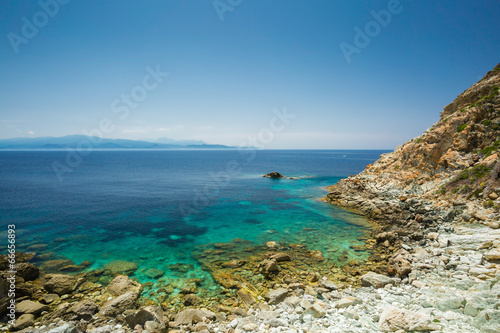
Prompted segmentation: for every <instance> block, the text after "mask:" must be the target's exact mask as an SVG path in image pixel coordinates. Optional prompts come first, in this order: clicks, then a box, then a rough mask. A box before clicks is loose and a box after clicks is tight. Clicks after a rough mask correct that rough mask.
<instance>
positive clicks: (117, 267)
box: [104, 260, 137, 275]
mask: <svg viewBox="0 0 500 333" xmlns="http://www.w3.org/2000/svg"><path fill="white" fill-rule="evenodd" d="M104 269H105V270H109V271H110V272H111V274H112V275H116V274H126V275H131V274H132V273H133V272H135V271H136V270H137V263H135V262H132V261H125V260H114V261H111V262H108V263H106V264H105V265H104Z"/></svg>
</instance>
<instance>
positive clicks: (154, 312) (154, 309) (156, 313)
mask: <svg viewBox="0 0 500 333" xmlns="http://www.w3.org/2000/svg"><path fill="white" fill-rule="evenodd" d="M125 321H126V322H127V324H128V326H130V327H131V328H135V327H136V325H140V326H142V327H144V326H145V325H146V322H148V321H153V322H156V323H158V324H159V328H160V329H159V331H160V332H166V331H167V328H166V326H165V321H164V320H163V311H162V309H161V308H160V307H159V306H157V305H150V306H146V307H145V308H142V309H140V310H137V311H136V312H134V313H131V314H129V315H128V316H127V317H125Z"/></svg>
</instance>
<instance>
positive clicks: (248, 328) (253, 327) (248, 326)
mask: <svg viewBox="0 0 500 333" xmlns="http://www.w3.org/2000/svg"><path fill="white" fill-rule="evenodd" d="M241 329H242V330H243V331H245V332H254V331H257V330H258V329H259V325H257V324H256V323H246V324H245V325H243V326H242V327H241Z"/></svg>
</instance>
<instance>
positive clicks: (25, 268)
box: [16, 262, 40, 281]
mask: <svg viewBox="0 0 500 333" xmlns="http://www.w3.org/2000/svg"><path fill="white" fill-rule="evenodd" d="M16 271H17V273H16V275H17V276H20V277H22V278H23V279H24V280H25V281H32V280H35V279H36V278H38V276H39V275H40V270H39V269H38V268H37V267H36V266H35V265H33V264H30V263H25V262H24V263H20V264H18V265H17V268H16Z"/></svg>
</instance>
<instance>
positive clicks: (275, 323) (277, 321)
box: [267, 318, 288, 327]
mask: <svg viewBox="0 0 500 333" xmlns="http://www.w3.org/2000/svg"><path fill="white" fill-rule="evenodd" d="M267 323H268V324H269V325H270V326H271V327H288V322H287V321H286V320H284V319H281V318H273V319H271V320H269V321H268V322H267Z"/></svg>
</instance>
